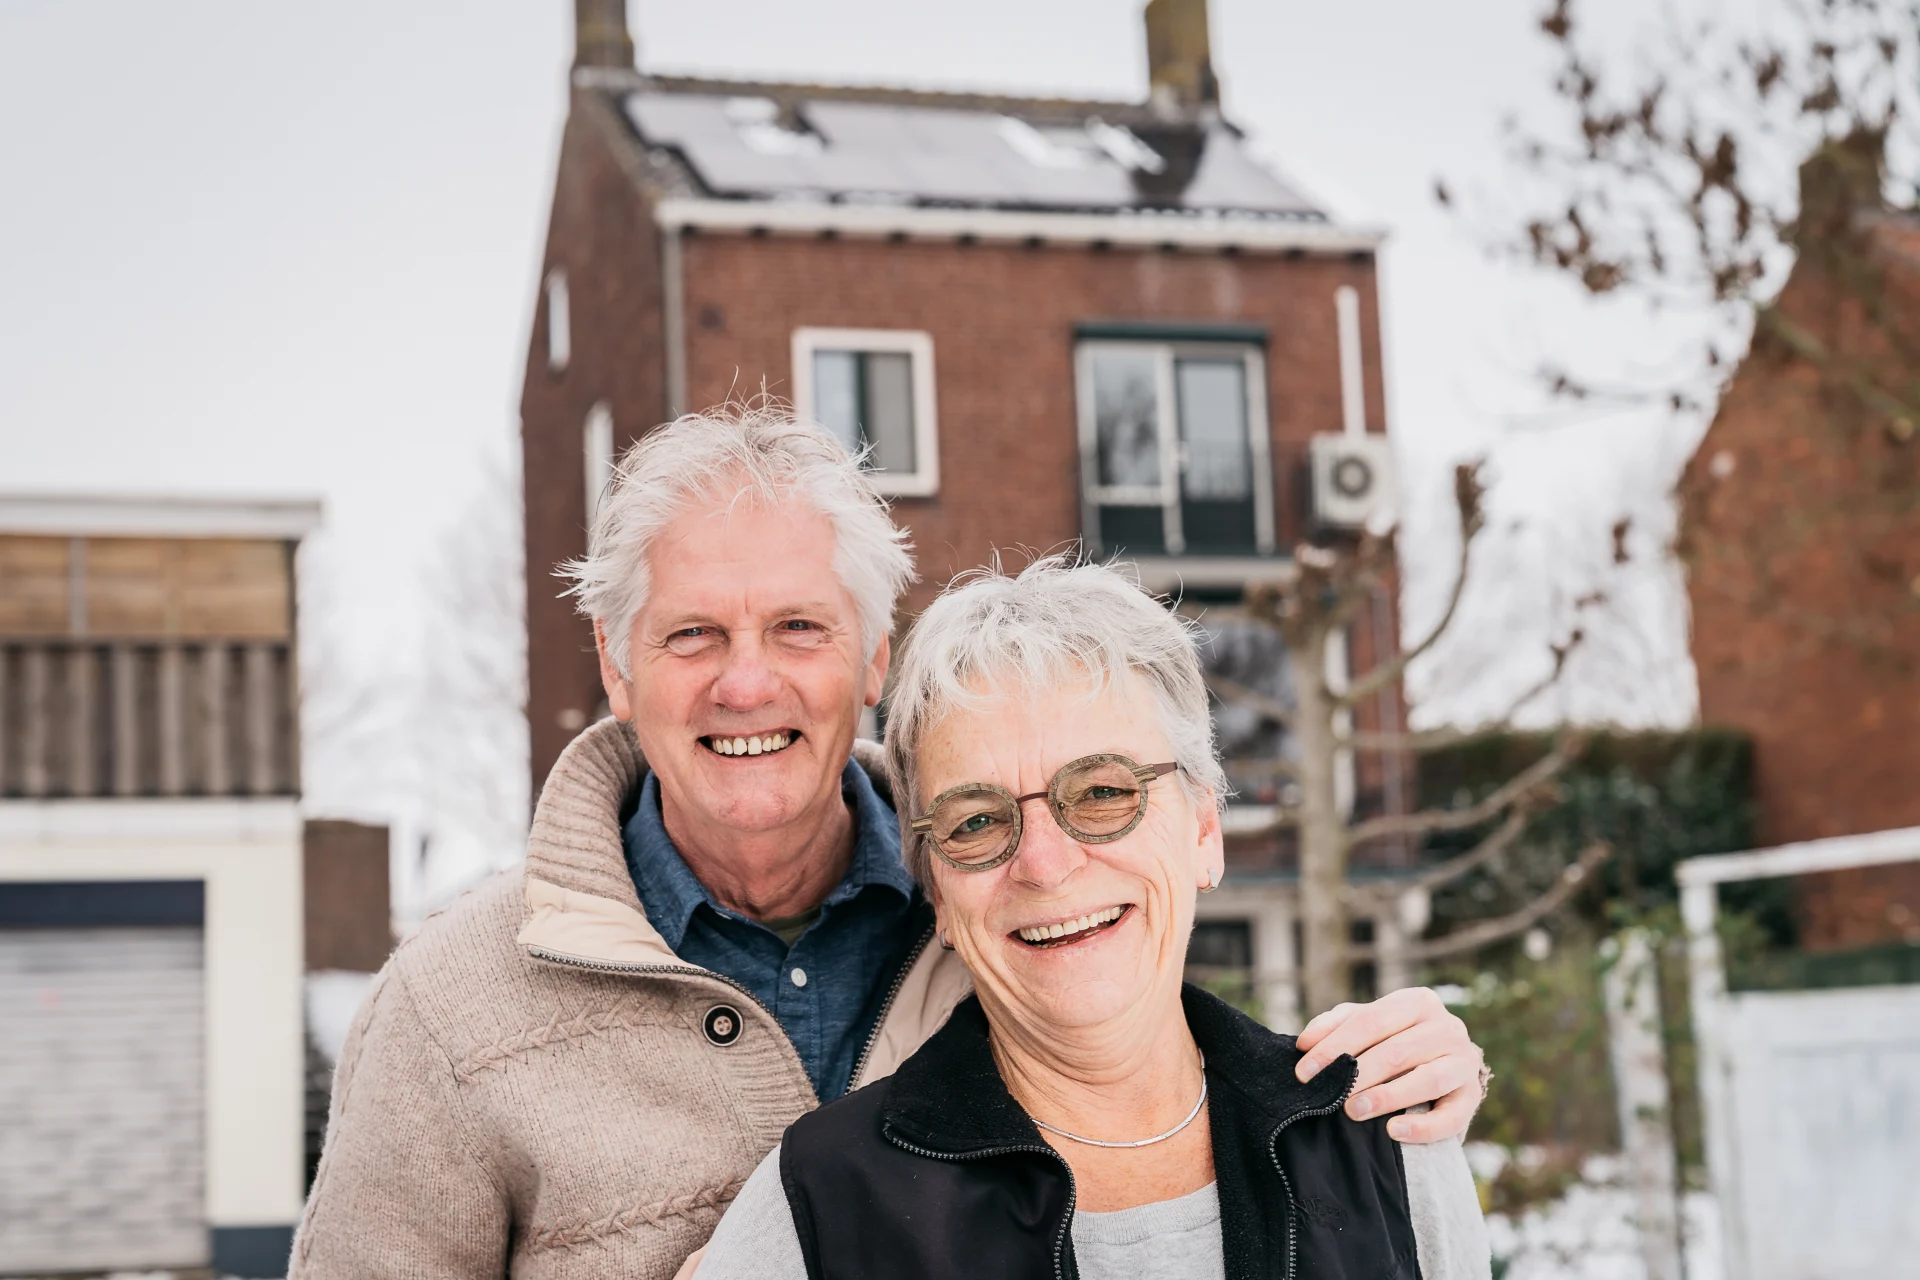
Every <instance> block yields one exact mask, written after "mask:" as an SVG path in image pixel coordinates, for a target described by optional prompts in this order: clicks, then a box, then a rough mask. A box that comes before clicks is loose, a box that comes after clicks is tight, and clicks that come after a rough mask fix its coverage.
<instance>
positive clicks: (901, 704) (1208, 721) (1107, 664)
mask: <svg viewBox="0 0 1920 1280" xmlns="http://www.w3.org/2000/svg"><path fill="white" fill-rule="evenodd" d="M1127 671H1133V672H1137V673H1138V674H1139V675H1141V676H1142V677H1144V678H1145V680H1146V682H1147V685H1148V687H1149V688H1151V689H1152V690H1153V701H1154V710H1155V712H1156V713H1157V714H1158V716H1159V720H1160V728H1161V732H1163V733H1165V734H1166V737H1167V741H1168V742H1169V743H1170V744H1171V745H1172V748H1173V758H1174V761H1175V762H1176V763H1177V764H1179V766H1180V768H1181V771H1182V772H1181V774H1180V775H1178V776H1179V777H1180V781H1181V785H1183V786H1184V787H1186V788H1187V793H1188V794H1189V795H1190V796H1193V797H1194V798H1195V799H1196V800H1199V799H1202V798H1205V799H1206V800H1207V801H1208V802H1210V803H1212V804H1215V805H1221V804H1225V803H1226V798H1227V795H1228V793H1229V790H1230V789H1229V787H1228V785H1227V776H1226V772H1225V770H1223V769H1222V768H1221V767H1220V760H1219V757H1217V756H1216V755H1215V754H1214V748H1213V716H1212V714H1211V712H1210V710H1209V708H1208V705H1207V686H1206V681H1205V679H1204V678H1203V677H1202V676H1201V674H1200V653H1199V647H1198V645H1197V643H1196V641H1195V637H1194V632H1193V628H1192V626H1191V624H1189V623H1188V622H1186V621H1185V620H1184V619H1182V618H1180V617H1178V616H1177V615H1176V614H1174V613H1173V612H1172V611H1171V610H1170V609H1168V608H1166V607H1165V606H1164V605H1163V604H1162V603H1161V602H1160V601H1158V600H1156V599H1154V597H1153V596H1151V595H1149V594H1148V593H1147V592H1146V591H1145V590H1143V589H1142V588H1141V587H1140V585H1139V583H1138V582H1136V581H1134V580H1133V579H1132V578H1130V577H1128V576H1126V575H1125V574H1123V573H1121V572H1120V571H1119V570H1117V569H1114V568H1111V567H1108V566H1106V565H1097V564H1075V563H1072V562H1071V561H1069V560H1067V559H1066V558H1065V557H1062V556H1049V557H1047V558H1045V559H1041V560H1036V561H1034V562H1033V563H1032V564H1030V565H1028V566H1027V567H1026V568H1025V569H1023V570H1021V571H1020V573H1019V574H1018V575H1009V574H1006V573H1003V572H1002V571H1001V570H1000V568H999V567H998V566H997V565H996V566H994V567H993V568H989V569H978V570H974V571H973V572H971V573H967V574H963V575H962V576H960V577H959V578H956V579H954V581H953V583H952V584H951V585H950V586H948V588H947V589H946V591H945V592H944V593H942V595H941V596H940V598H939V599H937V600H935V601H934V602H933V604H932V605H930V606H929V607H928V608H927V611H926V612H925V613H922V614H921V615H920V619H919V621H918V622H916V623H914V626H913V631H912V634H911V635H910V636H909V637H908V639H907V643H906V646H905V652H904V653H903V654H902V656H901V659H900V664H899V666H898V668H897V669H896V676H895V680H894V686H893V692H892V693H891V694H889V695H888V698H887V744H886V745H887V772H888V773H889V775H891V781H892V783H893V795H894V802H895V805H896V807H897V808H898V809H899V813H900V832H901V848H902V850H903V851H904V853H905V856H906V860H907V867H908V869H909V870H910V871H912V872H913V874H914V876H915V878H917V879H918V880H919V881H920V882H921V883H922V884H926V883H927V876H928V871H929V865H928V863H929V860H928V854H927V849H926V845H925V842H923V841H922V840H920V839H919V838H918V837H917V836H915V835H914V834H913V833H912V831H911V830H910V824H911V823H912V820H913V818H914V817H915V816H916V815H917V814H918V813H919V812H920V810H921V808H922V806H924V804H925V803H926V800H927V797H925V796H923V795H921V794H920V780H919V761H918V758H917V755H918V751H919V747H920V743H921V741H922V739H924V738H925V736H926V734H927V732H928V731H929V730H930V729H931V728H932V727H933V726H934V725H936V724H938V723H939V721H940V720H941V718H942V717H943V716H945V715H946V714H947V713H948V712H949V711H951V710H953V709H955V708H959V707H964V706H967V705H970V704H977V703H978V702H979V701H980V700H982V699H983V698H985V697H989V696H992V694H994V693H1004V692H1012V691H1015V690H1018V689H1021V688H1038V687H1045V686H1047V685H1052V684H1058V683H1061V682H1065V681H1072V680H1077V679H1082V678H1085V677H1088V676H1091V677H1092V678H1093V681H1094V688H1095V689H1096V690H1097V691H1105V690H1106V689H1109V688H1111V687H1112V686H1113V684H1114V682H1115V680H1116V677H1118V676H1120V675H1121V674H1122V673H1124V672H1127ZM1062 763H1064V761H1063V762H1062ZM1141 763H1142V764H1153V763H1158V762H1157V761H1145V760H1143V761H1141Z"/></svg>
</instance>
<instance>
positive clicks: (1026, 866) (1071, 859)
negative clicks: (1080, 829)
mask: <svg viewBox="0 0 1920 1280" xmlns="http://www.w3.org/2000/svg"><path fill="white" fill-rule="evenodd" d="M1025 809H1026V814H1025V819H1026V820H1025V821H1024V822H1022V823H1021V824H1020V825H1021V827H1022V830H1021V832H1020V847H1019V849H1017V850H1015V852H1014V858H1013V862H1012V873H1011V874H1012V875H1013V877H1014V879H1016V880H1018V881H1020V882H1021V883H1022V884H1026V885H1031V886H1032V887H1033V888H1036V889H1051V888H1053V887H1055V886H1056V885H1058V884H1059V883H1060V882H1061V881H1062V880H1065V879H1066V878H1067V877H1068V876H1070V875H1072V874H1073V873H1074V872H1075V871H1077V870H1079V869H1080V868H1081V867H1082V866H1084V865H1086V861H1087V851H1086V850H1085V849H1083V848H1081V847H1080V842H1079V841H1077V840H1075V839H1074V838H1073V837H1072V836H1070V835H1068V834H1067V833H1066V832H1065V831H1062V830H1061V829H1060V824H1059V823H1058V822H1055V821H1054V820H1053V810H1052V809H1050V808H1048V807H1047V802H1046V801H1045V800H1044V799H1040V800H1034V801H1031V802H1030V803H1028V804H1027V805H1026V806H1025Z"/></svg>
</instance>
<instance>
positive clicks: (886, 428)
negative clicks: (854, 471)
mask: <svg viewBox="0 0 1920 1280" xmlns="http://www.w3.org/2000/svg"><path fill="white" fill-rule="evenodd" d="M793 393H794V394H793V398H794V405H795V407H796V408H797V409H798V410H799V412H800V415H801V416H802V417H810V418H812V419H814V420H815V421H817V422H818V423H820V425H822V426H824V427H825V428H827V430H829V431H831V432H833V433H834V434H835V435H837V436H839V437H840V440H841V443H843V444H845V445H846V446H847V448H849V449H852V450H856V451H859V450H866V451H867V454H866V458H867V466H868V468H869V469H870V470H871V471H872V472H873V483H874V487H875V488H876V489H878V490H879V491H880V492H882V493H888V494H899V495H904V496H918V497H925V496H927V495H929V494H932V493H935V492H937V491H938V490H939V488H940V456H939V435H938V431H937V428H936V423H935V420H934V396H933V338H932V336H931V335H929V334H925V333H919V332H915V331H911V330H900V329H796V330H794V333H793Z"/></svg>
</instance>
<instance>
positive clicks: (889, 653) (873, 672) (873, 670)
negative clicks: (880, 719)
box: [861, 636, 893, 707]
mask: <svg viewBox="0 0 1920 1280" xmlns="http://www.w3.org/2000/svg"><path fill="white" fill-rule="evenodd" d="M892 661H893V637H892V636H881V637H880V643H879V645H878V646H877V647H876V648H875V649H874V651H873V657H872V659H871V660H869V661H868V663H867V687H866V690H865V692H864V693H863V694H862V695H861V698H862V705H865V706H869V707H877V706H879V705H880V695H881V694H882V693H884V692H886V688H887V666H888V664H889V663H891V662H892Z"/></svg>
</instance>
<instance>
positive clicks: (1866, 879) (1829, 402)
mask: <svg viewBox="0 0 1920 1280" xmlns="http://www.w3.org/2000/svg"><path fill="white" fill-rule="evenodd" d="M1879 172H1880V149H1879V143H1878V141H1877V140H1865V141H1864V142H1863V143H1861V144H1859V145H1848V144H1838V145H1835V146H1833V147H1830V148H1828V149H1827V150H1826V151H1824V152H1822V153H1820V154H1819V155H1816V156H1815V157H1814V158H1813V159H1811V160H1809V161H1808V163H1807V164H1806V166H1805V167H1804V168H1803V170H1802V172H1801V204H1802V210H1803V212H1802V218H1801V223H1802V228H1803V232H1802V245H1801V252H1800V255H1799V261H1798V263H1797V265H1796V266H1795V268H1794V273H1793V276H1792V278H1791V279H1790V281H1789V282H1788V284H1787V286H1786V289H1785V290H1784V292H1783V293H1782V295H1781V297H1780V301H1779V305H1778V309H1779V311H1780V313H1781V314H1782V315H1783V316H1784V317H1785V318H1786V319H1787V321H1788V322H1789V323H1791V324H1792V325H1794V326H1796V328H1797V331H1798V333H1800V334H1804V335H1807V336H1809V337H1811V339H1812V340H1813V341H1815V342H1817V343H1818V344H1820V345H1821V346H1823V347H1825V348H1826V349H1827V350H1828V351H1831V352H1837V353H1841V359H1842V361H1843V364H1841V365H1838V366H1836V367H1835V369H1834V371H1833V372H1831V373H1829V374H1828V375H1827V376H1824V377H1823V375H1822V371H1821V369H1820V368H1819V367H1817V366H1816V365H1815V364H1814V363H1812V362H1810V361H1809V360H1807V359H1804V358H1801V356H1799V355H1797V354H1796V353H1795V352H1794V350H1792V349H1791V346H1790V344H1789V342H1788V341H1786V340H1783V339H1782V338H1781V337H1780V336H1778V335H1777V334H1775V333H1773V332H1770V331H1768V330H1766V329H1764V328H1763V329H1762V330H1761V331H1760V332H1759V333H1758V334H1757V335H1756V338H1755V340H1754V343H1753V348H1752V350H1751V352H1750V353H1749V355H1748V356H1747V359H1746V361H1745V363H1744V364H1743V365H1742V366H1741V368H1740V370H1739V372H1738V374H1737V376H1736V377H1735V378H1734V380H1733V382H1732V384H1731V386H1730V387H1729V389H1728V392H1727V394H1726V396H1725V398H1724V399H1723V400H1722V402H1721V405H1720V410H1719V413H1718V415H1717V416H1716V417H1715V419H1714V421H1713V424H1712V425H1711V427H1710V428H1709V429H1708V431H1707V434H1706V436H1705V438H1704V439H1703V441H1702V442H1701V445H1700V447H1699V449H1698V451H1697V452H1696V453H1695V455H1694V457H1693V459H1692V460H1691V462H1690V463H1689V464H1688V466H1687V468H1686V470H1685V472H1684V474H1683V475H1682V478H1681V482H1680V486H1679V495H1680V500H1681V510H1682V536H1681V550H1682V553H1683V556H1684V558H1685V561H1686V564H1687V569H1688V581H1687V588H1688V596H1689V601H1690V604H1691V606H1692V613H1693V657H1694V662H1695V665H1696V667H1697V668H1698V670H1699V680H1700V711H1701V716H1702V718H1703V719H1705V720H1706V721H1707V722H1709V723H1714V724H1724V725H1729V726H1733V727H1736V728H1739V729H1743V730H1745V731H1746V732H1747V733H1749V734H1751V735H1752V737H1753V741H1754V747H1755V765H1756V790H1757V794H1758V799H1759V804H1760V814H1759V817H1760V836H1761V840H1762V842H1763V843H1766V844H1780V843H1786V842H1792V841H1801V840H1811V839H1818V838H1822V837H1827V836H1840V835H1852V834H1858V833H1864V832H1872V831H1881V830H1888V829H1893V828H1902V827H1920V439H1916V438H1915V429H1914V423H1913V422H1912V420H1911V419H1909V418H1908V417H1907V416H1905V414H1904V413H1901V412H1890V411H1888V409H1887V408H1886V407H1885V406H1884V405H1873V404H1869V403H1867V402H1866V401H1865V399H1864V398H1863V397H1862V396H1860V395H1858V394H1856V393H1855V391H1853V390H1851V389H1849V386H1848V383H1849V381H1850V380H1852V379H1853V378H1855V377H1859V378H1862V379H1865V380H1870V381H1871V382H1873V383H1877V384H1878V385H1879V386H1882V387H1890V388H1896V389H1903V388H1904V389H1905V394H1906V395H1907V397H1908V399H1909V400H1911V396H1912V393H1911V387H1912V385H1913V384H1912V368H1913V360H1914V356H1915V354H1916V352H1920V218H1916V217H1914V216H1913V215H1911V214H1903V213H1893V212H1889V211H1887V210H1886V209H1885V208H1884V206H1883V204H1882V201H1881V197H1880V179H1879ZM1842 280H1846V281H1848V282H1850V283H1849V284H1847V285H1846V286H1845V287H1843V286H1842V284H1841V281H1842ZM1870 306H1871V307H1872V308H1874V309H1877V310H1878V312H1879V315H1880V316H1881V317H1882V318H1881V319H1879V320H1877V321H1876V320H1875V319H1874V318H1872V317H1871V316H1870V314H1869V309H1870ZM1800 901H1801V908H1802V910H1801V926H1802V935H1803V939H1802V940H1803V942H1804V944H1805V945H1806V946H1807V947H1808V948H1809V949H1813V950H1837V949H1847V948H1852V947H1860V946H1868V945H1873V944H1877V943H1884V942H1898V941H1905V942H1909V943H1920V865H1915V864H1897V865H1894V866H1889V867H1882V868H1873V869H1861V870H1853V871H1843V872H1832V873H1827V874H1822V875H1815V876H1807V877H1804V878H1803V879H1802V881H1801V884H1800Z"/></svg>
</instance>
